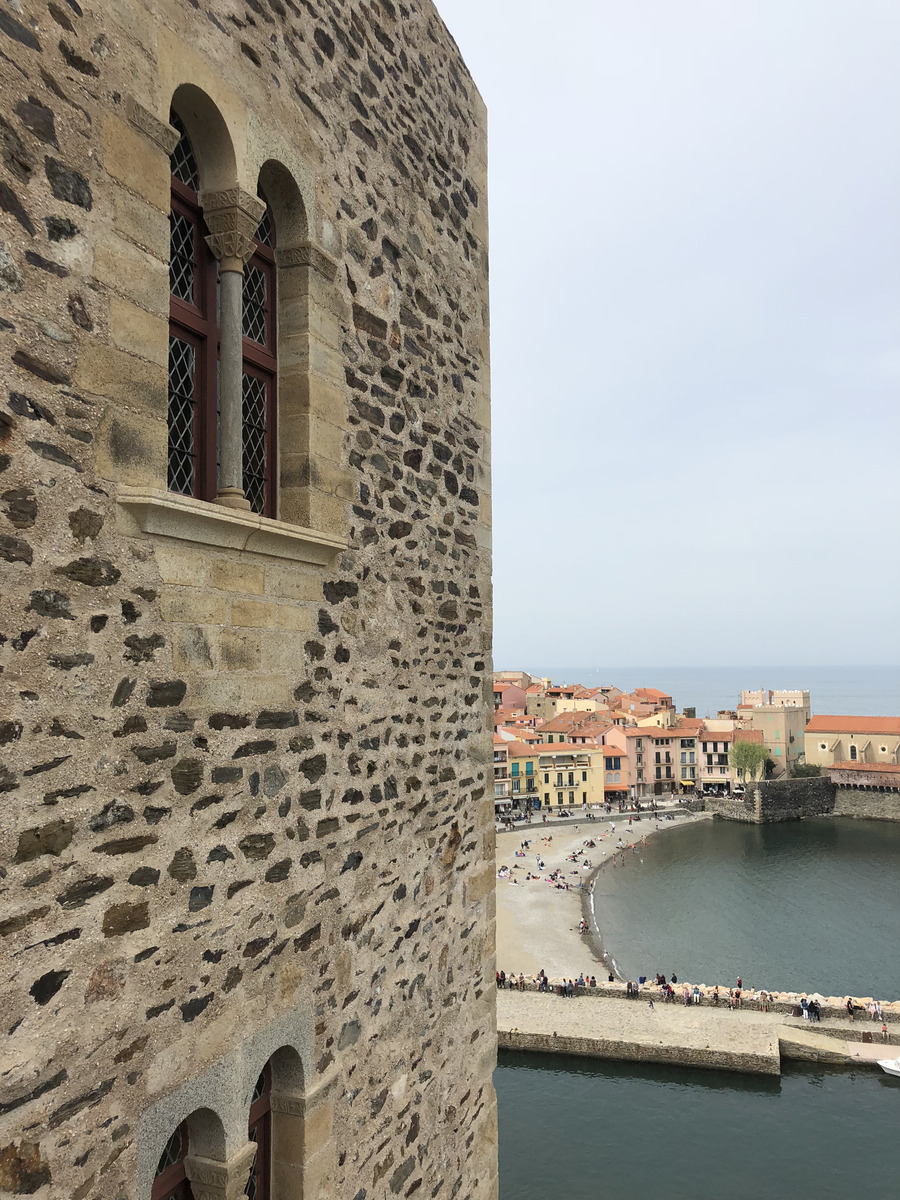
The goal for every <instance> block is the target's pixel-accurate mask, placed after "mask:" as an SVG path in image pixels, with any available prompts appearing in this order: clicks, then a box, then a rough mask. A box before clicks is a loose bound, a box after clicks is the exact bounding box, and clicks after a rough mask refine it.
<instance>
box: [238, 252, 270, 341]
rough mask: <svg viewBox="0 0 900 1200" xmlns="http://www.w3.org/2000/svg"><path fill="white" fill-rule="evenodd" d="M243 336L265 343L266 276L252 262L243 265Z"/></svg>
mask: <svg viewBox="0 0 900 1200" xmlns="http://www.w3.org/2000/svg"><path fill="white" fill-rule="evenodd" d="M243 320H244V337H245V338H249V339H250V341H251V342H256V343H257V344H258V345H260V346H264V345H265V344H266V276H265V273H264V272H263V271H261V270H260V269H259V267H255V266H254V265H253V263H252V262H249V263H247V265H246V267H244V318H243Z"/></svg>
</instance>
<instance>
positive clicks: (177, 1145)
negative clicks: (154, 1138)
mask: <svg viewBox="0 0 900 1200" xmlns="http://www.w3.org/2000/svg"><path fill="white" fill-rule="evenodd" d="M180 1159H181V1130H180V1129H176V1130H175V1132H174V1133H173V1134H172V1136H171V1137H170V1138H169V1140H168V1141H167V1142H166V1148H165V1150H163V1152H162V1154H161V1155H160V1158H159V1163H158V1164H157V1167H156V1174H157V1175H162V1173H163V1171H168V1169H169V1167H174V1166H175V1164H176V1163H177V1162H178V1161H179V1160H180Z"/></svg>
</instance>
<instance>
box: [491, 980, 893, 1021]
mask: <svg viewBox="0 0 900 1200" xmlns="http://www.w3.org/2000/svg"><path fill="white" fill-rule="evenodd" d="M569 978H571V977H569ZM566 982H568V980H567V978H566V977H563V976H559V977H557V978H552V979H549V980H548V983H549V987H550V989H551V991H552V992H554V993H555V992H556V990H557V989H558V988H560V987H561V986H562V985H563V984H565V983H566ZM634 986H635V987H637V988H638V994H637V996H636V997H634V996H629V995H628V992H627V988H628V984H627V983H626V982H622V981H620V980H616V982H615V983H609V982H606V983H600V982H599V981H598V983H597V986H596V987H580V986H578V985H577V984H576V985H575V987H574V991H573V996H580V997H587V998H589V999H592V1000H602V999H610V1000H629V1001H632V1002H633V1001H634V1000H635V999H636V1000H637V1001H638V1002H639V1003H643V1004H644V1005H646V1004H647V1002H648V1001H650V1000H652V1001H653V1003H654V1005H660V1004H665V1003H666V1002H665V1000H664V998H663V990H662V988H661V987H660V986H659V985H657V984H655V983H645V984H643V985H641V984H635V985H634ZM674 986H675V1002H674V1004H673V1005H669V1007H674V1006H675V1005H678V1006H680V1007H682V1008H683V1007H685V1005H684V1004H683V1002H682V989H683V988H685V987H686V988H688V990H689V991H690V992H691V993H693V989H694V986H695V985H694V984H693V983H690V982H688V981H687V980H685V981H682V980H680V979H679V981H678V983H677V984H675V985H674ZM696 986H697V987H698V988H699V989H700V999H699V1001H698V1002H697V1003H696V1004H695V1003H694V1002H693V999H692V1002H691V1006H690V1007H693V1008H696V1007H697V1006H698V1005H699V1006H701V1007H702V1006H705V1007H707V1008H713V1009H722V1010H724V1011H727V1010H728V988H727V987H722V986H721V985H720V986H719V999H718V1003H717V1002H716V1000H715V990H716V985H715V984H713V985H712V986H710V985H709V984H705V983H698V984H697V985H696ZM501 990H504V991H511V992H513V991H514V992H519V993H521V992H536V993H538V994H543V995H548V994H549V993H547V992H545V993H541V992H540V988H539V985H538V981H537V979H536V977H534V976H530V977H527V978H526V979H525V982H524V984H523V985H521V986H520V985H518V984H515V983H511V982H510V981H507V987H506V988H505V989H501ZM759 994H760V993H759V991H758V990H754V989H750V988H745V989H743V990H742V992H741V1006H740V1007H741V1010H742V1011H744V1012H748V1011H751V1012H762V1013H765V1012H769V1013H774V1014H781V1015H782V1016H793V1015H795V1014H794V1009H796V1008H799V1007H800V1001H801V1000H810V999H816V1000H818V1002H819V1008H820V1012H821V1016H822V1017H823V1018H834V1019H836V1020H842V1021H843V1022H844V1023H845V1024H846V1025H847V1026H848V1027H849V1026H850V1022H849V1020H848V1018H847V1007H846V1005H847V997H846V996H843V997H839V996H824V997H823V996H821V995H820V994H819V993H818V992H775V991H766V995H767V996H768V997H769V1001H768V1008H762V1007H761V1006H760V1004H759V1000H758V997H759ZM851 999H852V1000H853V1004H854V1014H853V1015H854V1022H853V1024H854V1025H859V1026H860V1027H864V1026H865V1025H866V1024H868V1027H869V1028H874V1027H875V1023H874V1022H873V1021H872V1020H871V1018H870V1014H869V1012H868V1010H867V1006H868V1005H869V1004H870V1003H875V1004H877V1005H879V1006H880V1008H881V1020H883V1021H884V1022H885V1023H888V1024H889V1023H892V1022H895V1023H896V1022H900V1000H878V999H876V998H875V997H874V996H852V997H851ZM857 1006H859V1008H860V1010H859V1011H857Z"/></svg>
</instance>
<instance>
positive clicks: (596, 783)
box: [530, 742, 605, 808]
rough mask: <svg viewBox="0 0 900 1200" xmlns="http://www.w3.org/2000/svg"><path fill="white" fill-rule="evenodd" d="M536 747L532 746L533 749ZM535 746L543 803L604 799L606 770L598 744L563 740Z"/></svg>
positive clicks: (559, 804) (557, 805) (556, 804)
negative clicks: (590, 744)
mask: <svg viewBox="0 0 900 1200" xmlns="http://www.w3.org/2000/svg"><path fill="white" fill-rule="evenodd" d="M535 749H536V747H531V748H530V752H531V753H533V752H534V750H535ZM537 749H538V762H537V766H538V771H539V773H540V780H539V788H540V793H541V799H542V801H543V804H544V806H545V807H546V806H549V807H551V808H562V807H563V806H566V807H569V808H572V807H584V806H585V805H600V804H602V803H603V796H604V786H603V777H604V770H605V763H604V751H603V750H602V749H601V748H594V747H591V746H581V745H575V744H572V743H567V742H563V743H561V744H556V745H553V746H541V747H539V748H537Z"/></svg>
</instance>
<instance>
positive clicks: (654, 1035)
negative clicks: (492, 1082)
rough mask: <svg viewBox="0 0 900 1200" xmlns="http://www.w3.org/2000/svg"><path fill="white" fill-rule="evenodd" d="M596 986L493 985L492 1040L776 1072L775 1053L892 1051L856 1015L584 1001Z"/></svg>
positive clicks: (808, 1055)
mask: <svg viewBox="0 0 900 1200" xmlns="http://www.w3.org/2000/svg"><path fill="white" fill-rule="evenodd" d="M598 994H601V995H602V994H604V993H600V992H599V991H598V989H590V992H589V993H588V992H583V993H581V994H579V996H578V997H576V998H575V999H574V1000H573V1001H565V1002H564V1001H563V1000H562V999H560V998H559V997H557V996H554V995H550V994H546V993H544V994H539V995H535V994H533V993H532V994H529V993H528V992H527V991H526V992H519V991H509V990H506V989H503V990H501V991H498V993H497V1027H498V1039H499V1045H500V1047H501V1048H502V1049H508V1050H528V1051H534V1052H538V1053H549V1054H563V1053H564V1054H577V1055H580V1056H583V1057H587V1058H602V1059H612V1060H617V1061H623V1062H651V1063H664V1064H668V1065H677V1066H688V1067H704V1068H708V1069H716V1070H730V1071H741V1072H746V1073H751V1074H764V1075H777V1074H779V1073H780V1071H781V1060H782V1059H783V1058H790V1059H800V1060H803V1061H807V1062H825V1063H834V1064H838V1065H845V1066H846V1065H848V1064H849V1065H852V1064H857V1065H858V1064H860V1063H870V1064H871V1063H872V1062H873V1061H874V1060H876V1059H878V1058H881V1057H885V1056H888V1055H890V1056H894V1055H895V1054H896V1046H891V1045H885V1044H884V1043H883V1041H882V1038H881V1036H880V1030H879V1031H878V1036H873V1027H872V1025H871V1024H869V1027H868V1030H869V1032H870V1037H869V1038H868V1040H867V1042H864V1041H863V1034H864V1032H865V1031H864V1029H863V1022H855V1023H854V1024H853V1025H850V1023H849V1022H848V1021H847V1020H846V1018H845V1019H844V1020H839V1019H838V1018H835V1017H829V1018H826V1020H824V1021H823V1022H822V1024H818V1023H817V1024H815V1025H810V1024H809V1023H808V1022H806V1021H801V1020H792V1018H791V1016H789V1015H786V1014H784V1013H779V1012H775V1011H769V1012H763V1011H759V1010H752V1009H743V1010H741V1011H735V1012H731V1011H729V1009H728V1008H727V1007H723V1006H719V1007H714V1006H711V1005H706V1006H697V1005H694V1004H691V1005H688V1006H685V1005H682V1004H662V1003H656V1002H654V1005H653V1007H652V1008H651V1006H650V1005H649V1004H648V1003H646V1001H645V1002H642V1003H638V1004H634V1003H632V1002H631V1001H629V1000H626V999H623V998H622V997H621V995H620V996H618V997H616V996H613V995H611V994H610V993H605V994H606V995H607V1001H606V1003H605V1004H592V1003H590V1001H589V996H596V995H598ZM895 1036H896V1035H895ZM852 1038H856V1039H858V1040H856V1041H853V1040H851V1039H852ZM887 1040H888V1041H889V1042H890V1041H891V1035H890V1033H888V1035H887Z"/></svg>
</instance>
